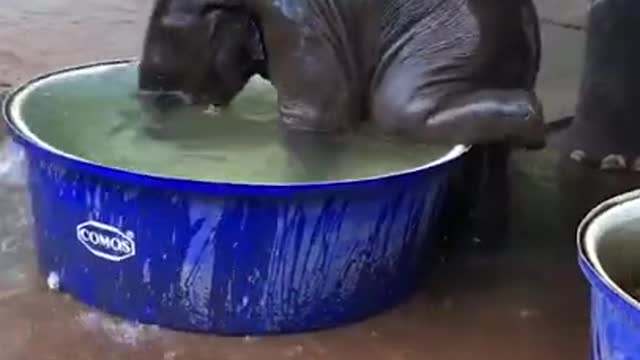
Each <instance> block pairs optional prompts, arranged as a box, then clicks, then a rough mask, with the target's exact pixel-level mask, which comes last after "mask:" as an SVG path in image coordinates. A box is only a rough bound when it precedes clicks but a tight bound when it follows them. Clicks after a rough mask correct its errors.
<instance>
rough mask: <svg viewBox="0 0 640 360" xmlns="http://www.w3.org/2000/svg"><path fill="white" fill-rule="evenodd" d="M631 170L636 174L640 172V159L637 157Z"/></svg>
mask: <svg viewBox="0 0 640 360" xmlns="http://www.w3.org/2000/svg"><path fill="white" fill-rule="evenodd" d="M631 170H632V171H634V172H640V157H637V158H636V159H635V161H634V162H633V165H632V167H631Z"/></svg>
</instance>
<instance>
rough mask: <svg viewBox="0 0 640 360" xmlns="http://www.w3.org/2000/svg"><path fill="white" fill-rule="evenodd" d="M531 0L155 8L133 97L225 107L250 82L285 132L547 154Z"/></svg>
mask: <svg viewBox="0 0 640 360" xmlns="http://www.w3.org/2000/svg"><path fill="white" fill-rule="evenodd" d="M539 64H540V37H539V26H538V17H537V14H536V10H535V7H534V5H533V4H532V2H531V0H509V1H504V0H158V1H157V2H156V6H155V9H154V11H153V14H152V16H151V19H150V22H149V26H148V29H147V37H146V41H145V47H144V52H143V56H142V60H141V64H140V87H141V89H142V90H146V91H151V92H156V91H160V92H166V91H176V92H181V93H184V94H186V95H188V96H190V97H191V98H192V100H193V101H195V102H198V101H209V102H213V103H215V104H217V105H224V104H226V103H228V102H229V101H230V100H231V99H233V97H234V96H235V95H236V94H237V93H238V92H239V91H240V90H241V89H242V87H243V86H244V85H245V83H246V82H247V81H248V79H249V78H250V77H251V76H252V75H254V74H260V75H262V76H264V77H266V78H268V79H269V80H270V81H271V82H272V83H273V85H274V87H275V88H276V90H277V91H278V102H279V104H278V105H279V109H280V114H281V118H282V120H283V122H284V123H285V124H287V125H288V126H289V127H291V128H294V129H305V130H315V131H341V130H346V129H349V128H352V127H354V126H357V124H358V122H361V121H363V120H368V121H372V122H374V123H375V125H377V126H378V127H379V128H381V129H383V130H385V131H390V132H396V133H400V134H403V135H405V136H408V137H411V138H414V139H417V140H420V141H429V142H455V143H468V144H480V143H493V142H502V141H509V142H512V143H515V144H517V145H524V146H526V147H539V146H542V145H543V144H544V131H545V129H544V123H543V119H542V108H541V105H540V103H539V101H538V99H537V97H536V94H535V93H534V90H533V89H534V86H535V82H536V78H537V74H538V70H539Z"/></svg>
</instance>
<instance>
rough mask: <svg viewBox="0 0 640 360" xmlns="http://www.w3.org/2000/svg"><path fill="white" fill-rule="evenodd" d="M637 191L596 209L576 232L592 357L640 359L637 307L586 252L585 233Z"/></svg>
mask: <svg viewBox="0 0 640 360" xmlns="http://www.w3.org/2000/svg"><path fill="white" fill-rule="evenodd" d="M639 195H640V192H635V193H630V194H624V195H622V196H620V197H617V198H614V199H611V200H609V201H607V202H605V203H604V204H602V205H600V206H599V207H598V208H596V209H595V210H594V211H593V212H592V213H591V214H590V215H589V216H587V218H586V219H585V220H584V222H583V223H582V225H581V229H580V230H579V234H578V241H579V244H578V248H579V265H580V268H581V269H582V271H583V273H584V275H585V277H586V278H587V280H588V281H589V283H590V284H591V358H592V359H593V360H640V307H638V304H637V303H635V302H634V301H632V300H631V299H630V298H629V297H628V296H623V294H622V292H621V290H620V289H617V288H615V287H613V286H612V285H611V283H609V282H607V281H606V280H605V279H606V277H605V274H602V273H600V272H599V271H598V270H597V269H596V267H595V266H594V264H593V262H592V260H590V259H589V256H588V255H587V254H586V251H585V244H584V234H585V233H586V231H587V229H588V227H589V225H590V224H591V222H592V221H593V220H594V219H595V218H597V217H598V216H599V215H600V214H602V213H603V212H605V211H606V210H607V209H609V208H612V207H613V206H615V205H618V204H620V203H621V202H624V201H628V200H630V199H631V198H636V199H637V198H638V196H639Z"/></svg>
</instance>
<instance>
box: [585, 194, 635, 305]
mask: <svg viewBox="0 0 640 360" xmlns="http://www.w3.org/2000/svg"><path fill="white" fill-rule="evenodd" d="M638 203H640V190H634V191H630V192H626V193H623V194H620V195H617V196H614V197H612V198H609V199H608V200H605V201H604V202H602V203H600V204H599V205H598V206H596V207H595V208H593V209H592V210H591V211H589V213H588V214H587V215H586V216H585V217H584V219H583V220H582V221H581V222H580V225H579V226H578V231H577V247H578V255H579V261H580V266H581V267H583V271H584V273H585V275H586V277H587V279H588V280H589V282H590V283H591V285H592V286H595V287H598V288H602V287H604V290H605V291H607V292H609V293H611V294H614V295H615V296H616V297H617V298H618V299H619V300H620V301H622V302H623V303H624V305H625V306H627V307H631V308H632V309H633V310H634V311H638V312H640V301H638V300H636V299H634V298H633V297H632V296H631V295H629V294H628V293H627V292H626V291H624V290H623V289H622V288H621V287H620V286H619V285H618V284H617V283H616V282H615V281H613V280H612V279H611V277H610V276H609V275H608V274H607V272H606V271H605V270H604V268H603V266H602V264H601V262H600V260H599V258H598V252H597V251H596V245H597V244H598V239H599V237H598V236H597V234H596V232H597V231H598V230H599V229H601V228H607V227H609V228H611V227H612V224H610V223H609V221H610V220H609V218H614V217H616V218H617V217H618V216H619V215H616V212H618V211H620V212H622V211H625V210H627V209H626V207H627V206H632V205H635V207H640V204H638ZM594 276H595V278H592V277H594Z"/></svg>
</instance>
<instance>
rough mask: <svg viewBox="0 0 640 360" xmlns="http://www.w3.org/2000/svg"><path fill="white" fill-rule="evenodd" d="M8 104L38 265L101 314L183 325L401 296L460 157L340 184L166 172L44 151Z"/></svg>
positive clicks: (344, 315)
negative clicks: (227, 180) (25, 172)
mask: <svg viewBox="0 0 640 360" xmlns="http://www.w3.org/2000/svg"><path fill="white" fill-rule="evenodd" d="M18 91H20V90H18ZM10 102H11V100H9V101H8V102H7V103H6V104H5V107H4V111H5V115H6V117H7V118H8V123H9V126H10V128H11V129H12V131H13V135H14V138H15V139H16V140H17V141H18V142H19V143H20V144H22V146H24V148H25V149H26V153H27V155H28V169H29V187H30V189H31V194H32V208H33V211H34V218H35V233H36V238H35V240H36V247H37V254H38V260H39V265H40V269H41V271H42V273H43V274H44V275H45V276H53V277H54V278H56V279H59V282H60V288H61V290H62V291H64V292H68V293H70V294H71V295H73V296H74V297H75V298H77V299H79V300H81V301H82V302H84V303H86V304H89V305H92V306H94V307H97V308H99V309H102V310H104V311H106V312H108V313H111V314H115V315H118V316H121V317H124V318H126V319H129V320H135V321H139V322H142V323H150V324H159V325H162V326H167V327H171V328H175V329H182V330H192V331H203V332H215V333H220V334H231V335H242V334H266V333H288V332H299V331H308V330H313V329H322V328H330V327H334V326H338V325H342V324H346V323H350V322H353V321H357V320H360V319H364V318H366V317H368V316H370V315H372V314H376V313H378V312H380V311H383V310H385V309H388V308H390V307H391V306H393V305H395V304H397V303H399V302H402V301H404V300H406V299H407V297H408V296H409V295H410V294H411V293H412V291H413V290H414V289H415V288H416V286H417V283H418V281H419V279H420V276H419V275H420V272H421V269H422V268H423V266H424V265H425V259H426V258H425V255H426V254H427V253H428V251H429V249H430V245H431V244H432V243H433V240H434V237H435V235H436V231H437V226H435V224H436V223H437V222H438V221H439V215H440V214H441V210H442V205H443V201H444V200H445V197H446V193H447V192H446V190H447V184H448V177H449V173H450V171H452V169H453V168H454V167H456V166H458V165H459V163H460V159H461V157H457V158H455V159H452V160H450V161H447V162H444V163H442V164H439V165H436V166H433V167H428V168H423V169H419V170H416V171H413V172H409V173H405V174H398V175H394V176H389V177H383V178H377V179H369V180H362V181H350V182H341V183H322V184H301V185H286V186H285V185H280V186H278V185H256V186H248V185H242V184H214V183H206V182H198V181H183V180H175V179H168V178H161V177H153V176H146V175H141V174H136V173H133V172H125V171H120V170H117V169H110V168H105V167H102V166H99V165H96V164H92V163H89V162H85V161H82V160H78V159H73V158H70V157H67V156H61V155H60V154H57V153H54V152H51V151H49V150H47V149H44V148H42V147H41V146H38V145H37V144H36V143H35V142H33V141H32V140H30V139H29V138H27V137H26V136H25V135H24V134H22V133H20V131H18V130H17V128H16V127H15V124H14V123H13V119H12V117H11V114H10V113H8V111H7V109H8V108H9V105H10Z"/></svg>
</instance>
